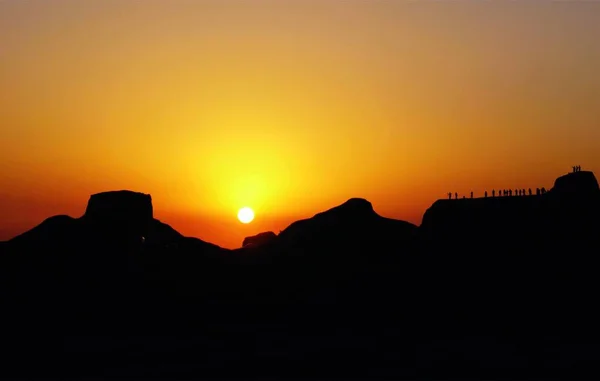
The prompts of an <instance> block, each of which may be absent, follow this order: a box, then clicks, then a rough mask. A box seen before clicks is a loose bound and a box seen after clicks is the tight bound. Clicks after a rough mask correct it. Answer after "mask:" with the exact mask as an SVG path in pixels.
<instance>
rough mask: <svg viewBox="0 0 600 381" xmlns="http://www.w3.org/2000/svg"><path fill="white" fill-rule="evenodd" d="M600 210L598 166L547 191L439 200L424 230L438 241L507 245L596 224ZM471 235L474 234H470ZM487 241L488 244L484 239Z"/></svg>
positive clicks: (484, 247) (431, 239)
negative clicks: (528, 194) (533, 193)
mask: <svg viewBox="0 0 600 381" xmlns="http://www.w3.org/2000/svg"><path fill="white" fill-rule="evenodd" d="M598 216H600V190H599V188H598V182H597V180H596V177H595V176H594V174H593V173H592V172H576V173H570V174H568V175H565V176H561V177H559V178H558V179H557V180H556V181H555V185H554V187H553V188H552V189H551V190H550V191H549V192H548V193H546V194H542V195H534V196H510V197H487V198H475V199H459V200H438V201H436V202H435V203H433V205H432V206H431V207H430V208H429V209H428V210H427V211H426V212H425V214H424V216H423V222H422V224H421V226H420V229H419V230H420V235H421V237H422V238H423V239H425V240H426V241H428V242H431V243H435V244H436V245H448V244H451V243H453V242H461V246H462V247H463V248H467V247H468V246H477V245H479V246H481V247H482V250H488V249H489V250H494V249H497V248H500V247H503V248H507V247H511V246H514V245H515V244H518V242H519V240H521V239H523V238H528V239H529V242H530V243H531V242H537V241H536V239H539V240H542V238H543V237H550V238H551V239H547V238H545V239H544V241H545V242H546V243H549V242H552V239H558V238H560V236H564V235H565V234H571V233H575V232H577V231H583V230H590V229H594V228H595V227H596V226H597V222H598ZM469 237H473V238H472V239H469ZM483 242H485V244H483Z"/></svg>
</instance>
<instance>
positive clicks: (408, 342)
mask: <svg viewBox="0 0 600 381" xmlns="http://www.w3.org/2000/svg"><path fill="white" fill-rule="evenodd" d="M599 217H600V190H599V189H598V183H597V181H596V179H595V177H594V175H593V174H592V173H591V172H577V173H572V174H569V175H567V176H564V177H561V178H559V179H557V181H556V183H555V186H554V188H553V189H552V190H550V191H549V192H548V193H545V194H543V195H532V196H511V197H494V198H492V197H488V198H481V199H466V200H440V201H437V202H435V203H434V204H433V205H432V207H431V208H430V209H429V210H427V212H426V213H425V216H424V219H423V224H422V225H421V226H420V227H416V226H414V225H411V224H409V223H406V222H403V221H396V220H391V219H386V218H383V217H380V216H379V215H377V213H376V212H375V211H374V210H373V208H372V206H371V204H370V203H369V202H368V201H366V200H362V199H351V200H348V202H346V203H344V204H343V205H340V206H338V207H335V208H333V209H331V210H328V211H325V212H323V213H320V214H317V215H316V216H314V217H313V218H310V219H307V220H303V221H298V222H295V223H294V224H292V225H290V226H289V227H288V228H287V229H285V230H284V231H282V232H281V233H280V234H279V235H275V234H261V235H259V236H256V237H249V238H248V239H247V240H245V243H244V247H243V248H241V249H238V250H225V249H221V248H219V247H218V246H215V245H212V244H210V243H206V242H203V241H200V240H197V239H194V238H186V237H183V236H181V235H180V234H179V233H177V232H176V231H174V230H173V229H172V228H170V227H169V226H168V225H166V224H164V223H161V222H160V221H158V220H155V219H153V218H152V204H151V198H150V196H148V195H143V194H139V193H133V192H127V191H121V192H110V193H105V194H99V195H94V196H92V197H91V199H90V202H89V204H88V208H87V210H86V214H85V215H84V216H83V217H81V218H71V217H68V216H56V217H52V218H50V219H48V220H46V221H44V222H43V223H42V224H41V225H39V226H38V227H36V228H34V229H32V230H31V231H29V232H26V233H24V234H23V235H21V236H19V237H17V238H15V239H13V240H11V241H9V242H7V243H2V244H0V251H1V253H0V282H1V284H0V293H1V294H0V297H1V301H2V306H3V309H2V315H1V316H2V317H1V318H0V319H1V322H2V328H3V329H2V338H1V340H0V348H1V352H2V353H1V354H0V358H1V359H2V360H0V362H1V365H2V366H0V373H1V374H2V376H4V377H15V376H21V377H60V378H65V377H109V376H120V377H144V378H169V379H195V378H207V377H211V378H230V377H242V378H252V377H277V378H288V377H303V378H304V377H319V378H323V377H328V378H329V377H340V378H342V377H343V378H346V379H353V378H356V379H359V378H360V379H363V378H369V379H374V378H381V379H384V378H385V379H399V378H400V379H401V378H410V379H423V378H443V379H455V378H460V379H465V378H478V379H481V378H569V379H573V378H598V377H600V371H599V370H598V367H597V366H596V364H597V359H598V358H600V335H599V332H598V325H599V323H598V322H599V321H600V320H599V318H600V315H599V314H598V312H597V307H596V299H597V294H598V290H599V287H598V283H599V280H598V279H599V278H598V276H597V272H598V260H597V255H598V254H599V253H598V232H599V231H600V230H599V229H600V220H599ZM142 237H143V240H142ZM240 244H242V243H240Z"/></svg>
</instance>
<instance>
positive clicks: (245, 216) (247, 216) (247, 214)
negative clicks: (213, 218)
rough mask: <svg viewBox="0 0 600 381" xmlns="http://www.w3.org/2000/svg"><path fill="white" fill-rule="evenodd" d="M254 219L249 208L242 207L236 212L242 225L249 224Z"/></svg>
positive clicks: (252, 212)
mask: <svg viewBox="0 0 600 381" xmlns="http://www.w3.org/2000/svg"><path fill="white" fill-rule="evenodd" d="M253 219H254V211H253V210H252V209H250V208H249V207H247V206H246V207H243V208H242V209H240V211H239V212H238V220H240V222H242V223H244V224H249V223H250V222H252V220H253Z"/></svg>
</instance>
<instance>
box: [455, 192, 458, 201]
mask: <svg viewBox="0 0 600 381" xmlns="http://www.w3.org/2000/svg"><path fill="white" fill-rule="evenodd" d="M454 199H455V200H458V192H457V193H454Z"/></svg>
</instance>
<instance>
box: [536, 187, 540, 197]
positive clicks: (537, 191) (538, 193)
mask: <svg viewBox="0 0 600 381" xmlns="http://www.w3.org/2000/svg"><path fill="white" fill-rule="evenodd" d="M535 195H536V196H539V195H540V188H535Z"/></svg>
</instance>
